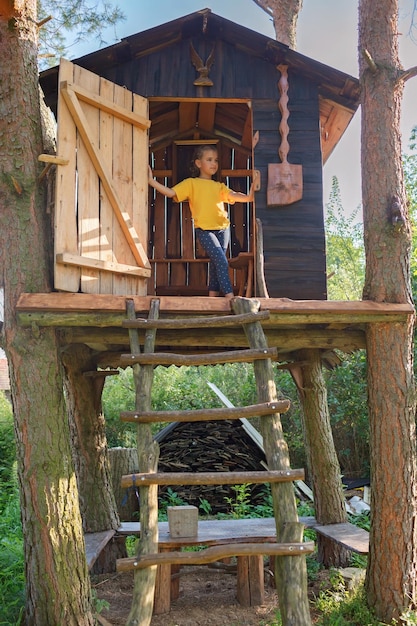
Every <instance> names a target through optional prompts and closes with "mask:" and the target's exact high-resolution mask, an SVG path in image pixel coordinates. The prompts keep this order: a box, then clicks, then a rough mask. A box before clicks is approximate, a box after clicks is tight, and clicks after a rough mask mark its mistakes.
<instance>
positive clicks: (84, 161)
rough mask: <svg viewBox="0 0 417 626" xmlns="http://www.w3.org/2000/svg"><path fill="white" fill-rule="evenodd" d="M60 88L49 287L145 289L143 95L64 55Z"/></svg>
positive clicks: (122, 291)
mask: <svg viewBox="0 0 417 626" xmlns="http://www.w3.org/2000/svg"><path fill="white" fill-rule="evenodd" d="M58 91H59V97H58V129H57V155H58V159H57V161H58V165H57V177H56V195H55V264H54V265H55V289H57V290H63V291H71V292H78V291H81V292H83V293H100V294H119V295H146V293H147V279H148V278H149V276H150V273H151V271H150V263H149V261H148V258H147V255H146V252H145V250H146V248H147V245H146V241H147V233H148V171H147V168H148V129H149V126H150V121H149V119H148V102H147V100H146V99H145V98H142V97H141V96H138V95H137V94H134V93H132V92H130V91H128V90H127V89H125V88H123V87H119V86H118V85H115V84H114V83H111V82H110V81H108V80H106V79H104V78H101V77H100V76H98V75H96V74H94V73H92V72H89V71H88V70H85V69H83V68H81V67H79V66H77V65H74V64H73V63H70V62H69V61H66V60H62V61H61V64H60V70H59V90H58Z"/></svg>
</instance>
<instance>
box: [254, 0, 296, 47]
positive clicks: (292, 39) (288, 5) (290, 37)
mask: <svg viewBox="0 0 417 626" xmlns="http://www.w3.org/2000/svg"><path fill="white" fill-rule="evenodd" d="M253 1H254V2H255V4H257V5H258V6H259V7H261V9H263V10H264V11H266V13H268V15H270V16H271V17H272V20H273V23H274V29H275V35H276V38H277V40H278V41H280V42H281V43H284V44H286V45H287V46H289V47H290V48H292V49H293V50H295V48H296V40H297V37H296V34H297V20H298V14H299V12H300V11H301V9H302V7H303V0H253Z"/></svg>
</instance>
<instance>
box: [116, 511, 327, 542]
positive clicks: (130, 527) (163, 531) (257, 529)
mask: <svg viewBox="0 0 417 626" xmlns="http://www.w3.org/2000/svg"><path fill="white" fill-rule="evenodd" d="M299 521H300V522H301V523H302V524H304V526H305V527H306V528H312V527H313V526H314V525H315V524H316V520H315V518H314V517H311V516H309V517H299ZM158 530H159V544H160V545H161V544H162V545H164V546H166V547H171V548H180V547H182V546H198V545H214V544H216V543H231V542H232V541H236V542H245V541H250V542H254V541H264V540H266V541H268V542H272V541H275V539H276V526H275V520H274V518H273V517H262V518H248V519H226V520H217V519H216V520H199V521H198V535H197V537H177V538H172V537H171V535H170V533H169V525H168V522H158ZM117 533H118V534H119V535H140V523H139V522H121V524H120V526H119V528H118V529H117Z"/></svg>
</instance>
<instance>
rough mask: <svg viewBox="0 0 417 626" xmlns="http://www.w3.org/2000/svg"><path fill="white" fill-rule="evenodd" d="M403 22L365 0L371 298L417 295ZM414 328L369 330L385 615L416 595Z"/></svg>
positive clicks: (377, 544)
mask: <svg viewBox="0 0 417 626" xmlns="http://www.w3.org/2000/svg"><path fill="white" fill-rule="evenodd" d="M397 20H398V1H397V0H380V2H377V3H375V2H373V1H372V0H360V3H359V66H360V80H361V87H362V181H363V182H362V188H363V189H362V191H363V205H364V227H365V252H366V278H365V288H364V298H367V299H370V300H375V301H377V302H394V303H401V302H411V301H412V300H411V285H410V248H411V229H410V222H409V218H408V214H407V203H406V196H405V189H404V179H403V172H402V162H401V139H400V113H401V99H402V93H403V82H402V80H401V76H400V73H401V66H400V62H399V58H398V33H397ZM396 218H398V219H396ZM413 326H414V320H413V319H410V320H409V321H408V323H407V322H405V323H404V324H372V325H369V327H368V330H367V351H368V387H369V419H370V448H371V454H370V462H371V480H372V485H371V486H372V489H371V510H372V518H371V519H372V524H371V532H370V555H369V566H368V572H367V578H366V589H367V597H368V602H369V604H370V606H371V607H372V608H373V609H374V610H375V611H376V614H377V617H378V618H379V619H380V620H382V621H384V622H390V621H391V620H392V618H396V619H398V618H399V616H400V614H401V612H402V611H403V610H404V609H405V608H406V607H408V606H415V602H416V581H417V577H416V573H417V572H416V569H417V555H416V539H417V537H416V532H417V524H416V504H417V498H416V495H417V494H416V488H417V482H416V433H415V408H416V407H415V390H414V377H413V351H412V341H413ZM393 511H394V512H395V513H394V514H393Z"/></svg>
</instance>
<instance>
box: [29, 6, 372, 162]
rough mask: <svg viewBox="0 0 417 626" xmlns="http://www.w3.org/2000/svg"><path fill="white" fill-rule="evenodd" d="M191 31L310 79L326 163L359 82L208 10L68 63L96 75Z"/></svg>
mask: <svg viewBox="0 0 417 626" xmlns="http://www.w3.org/2000/svg"><path fill="white" fill-rule="evenodd" d="M197 33H204V35H205V36H207V37H209V38H211V39H220V40H224V41H225V42H227V43H229V44H232V45H234V46H236V47H237V48H239V49H240V50H242V51H244V52H246V53H248V54H249V55H252V56H255V57H257V58H260V59H263V60H265V61H267V62H269V63H271V64H273V65H274V66H276V65H278V64H281V63H284V64H288V65H289V67H291V69H292V70H293V71H295V72H297V73H299V74H300V75H302V76H305V77H307V78H308V79H309V80H311V81H313V82H315V83H316V84H317V85H318V92H319V98H320V102H319V108H320V122H321V130H322V138H323V162H326V160H327V158H328V157H329V155H330V154H331V152H332V150H333V149H334V147H335V145H336V144H337V143H338V141H339V140H340V138H341V136H342V135H343V133H344V131H345V130H346V128H347V126H348V124H349V122H350V120H351V119H352V117H353V115H354V113H355V111H356V109H357V108H358V106H359V94H360V90H359V81H358V80H357V79H356V78H354V77H353V76H350V75H349V74H345V73H344V72H341V71H339V70H336V69H334V68H332V67H330V66H328V65H325V64H323V63H320V62H318V61H315V60H314V59H311V58H309V57H307V56H304V55H302V54H300V53H298V52H296V51H295V50H291V49H290V48H289V47H288V46H286V45H285V44H282V43H280V42H279V41H276V40H275V39H271V38H269V37H266V36H265V35H262V34H260V33H257V32H256V31H253V30H251V29H248V28H246V27H244V26H240V25H238V24H236V23H234V22H232V21H230V20H227V19H225V18H223V17H220V16H218V15H215V14H214V13H212V12H211V10H210V9H202V10H200V11H196V12H195V13H191V14H189V15H186V16H184V17H181V18H178V19H176V20H173V21H171V22H167V23H165V24H162V25H160V26H156V27H154V28H151V29H148V30H145V31H143V32H139V33H137V34H134V35H130V36H128V37H124V38H123V39H122V40H121V41H120V42H119V43H116V44H114V45H112V46H109V47H107V48H103V49H102V50H97V51H96V52H93V53H91V54H88V55H85V56H83V57H80V58H78V59H76V60H74V63H76V64H77V65H81V66H82V67H84V68H86V69H89V70H91V71H93V72H96V73H97V74H100V72H101V71H102V70H103V67H106V68H109V67H114V66H117V65H119V64H122V63H126V62H129V61H132V60H134V59H136V58H140V57H144V56H147V55H150V54H152V53H153V52H155V51H158V50H161V49H163V48H166V47H167V46H170V45H172V44H174V43H176V42H178V41H181V40H183V39H188V38H190V37H191V36H195V35H196V34H197ZM57 73H58V68H57V67H55V68H51V69H48V70H46V71H44V72H42V73H41V77H40V82H41V86H42V88H43V90H44V93H45V95H46V101H47V103H48V104H49V105H50V106H51V100H53V98H54V96H53V94H56V90H57ZM48 96H52V98H51V97H48Z"/></svg>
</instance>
